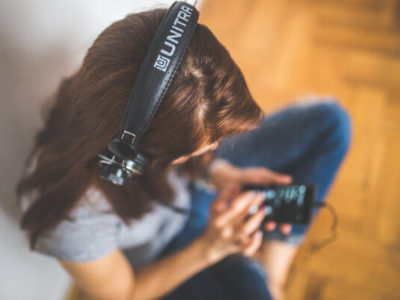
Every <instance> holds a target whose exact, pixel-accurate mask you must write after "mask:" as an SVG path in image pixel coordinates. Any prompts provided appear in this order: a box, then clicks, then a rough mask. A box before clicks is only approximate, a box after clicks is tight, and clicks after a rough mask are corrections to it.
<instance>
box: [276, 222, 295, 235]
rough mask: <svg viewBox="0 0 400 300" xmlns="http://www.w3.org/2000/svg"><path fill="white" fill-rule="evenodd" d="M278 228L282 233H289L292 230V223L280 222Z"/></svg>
mask: <svg viewBox="0 0 400 300" xmlns="http://www.w3.org/2000/svg"><path fill="white" fill-rule="evenodd" d="M279 229H280V231H281V232H282V233H283V234H289V233H290V232H291V231H292V225H290V224H282V225H280V226H279Z"/></svg>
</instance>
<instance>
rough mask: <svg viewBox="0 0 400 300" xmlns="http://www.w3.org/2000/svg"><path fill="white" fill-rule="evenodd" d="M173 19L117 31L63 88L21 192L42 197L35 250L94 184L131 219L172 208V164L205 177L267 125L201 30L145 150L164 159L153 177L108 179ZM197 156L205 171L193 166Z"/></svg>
mask: <svg viewBox="0 0 400 300" xmlns="http://www.w3.org/2000/svg"><path fill="white" fill-rule="evenodd" d="M166 11H167V10H166V9H155V10H151V11H146V12H141V13H137V14H131V15H128V16H127V17H126V18H124V19H123V20H120V21H118V22H116V23H114V24H112V25H111V26H110V27H108V28H107V29H106V30H105V31H104V32H102V33H101V34H100V35H99V37H98V38H97V39H96V40H95V42H94V44H93V45H92V46H91V47H90V49H89V50H88V52H87V55H86V57H85V58H84V61H83V63H82V65H81V67H80V68H79V70H78V71H77V72H76V73H75V74H73V75H72V76H71V77H68V78H66V79H64V80H63V81H62V82H61V84H60V86H59V88H58V90H57V92H56V94H55V95H54V97H53V98H52V100H53V101H52V102H51V103H50V104H51V107H50V110H49V111H48V113H47V116H46V120H45V126H44V128H43V129H42V130H41V131H40V132H39V133H38V135H37V137H36V140H35V146H34V148H33V150H32V152H31V155H30V158H29V159H28V161H27V164H30V163H32V162H31V160H32V159H33V158H35V161H36V168H35V169H34V171H33V172H32V173H30V174H26V176H24V178H23V179H22V180H21V181H20V182H19V184H18V186H17V193H18V195H19V196H21V195H22V194H25V193H28V192H31V191H36V192H38V193H36V195H37V198H36V199H34V200H35V202H34V204H33V205H31V207H30V209H29V210H28V211H27V212H26V213H25V215H24V217H23V219H22V223H21V225H22V227H23V228H24V229H26V230H28V231H29V233H30V237H31V242H32V243H34V241H35V239H36V238H37V237H38V236H39V235H40V234H41V233H42V232H43V231H45V230H47V229H50V228H52V227H54V226H55V225H56V224H57V223H58V222H59V221H61V220H62V219H63V218H65V217H66V216H67V215H68V213H69V212H70V210H71V209H73V207H74V206H75V205H76V204H77V202H78V199H79V198H80V197H81V196H82V194H83V193H84V191H85V190H86V189H87V188H88V187H89V186H92V185H93V186H96V187H97V188H98V189H100V190H102V191H103V192H104V194H105V196H106V198H107V200H108V201H110V203H111V204H112V206H113V208H114V209H115V211H116V213H118V214H119V215H120V216H121V217H122V218H124V220H129V219H130V218H138V217H140V216H142V215H143V214H144V213H145V212H147V211H149V210H150V209H151V202H152V201H150V200H151V199H156V200H157V201H160V202H164V203H169V202H170V201H171V199H172V196H173V191H172V190H171V188H170V185H169V183H168V180H167V176H166V175H167V171H168V169H169V167H170V166H171V165H175V164H179V163H183V162H185V161H186V160H187V162H186V165H187V166H190V168H191V169H192V170H190V172H191V173H192V174H195V173H196V172H192V171H193V169H197V170H201V169H203V168H204V165H202V164H200V163H199V161H202V160H201V159H200V160H199V159H198V158H199V156H200V157H202V158H205V157H206V156H207V154H204V152H205V151H207V150H211V149H213V148H215V146H216V145H217V144H218V142H219V141H220V140H221V139H222V138H224V137H227V136H229V135H232V134H235V133H238V132H240V131H243V130H247V129H249V128H251V127H252V126H254V125H255V124H256V123H257V121H259V120H260V119H261V117H262V111H261V109H260V108H259V106H258V105H257V104H256V103H255V102H254V100H253V99H252V97H251V95H250V92H249V90H248V88H247V85H246V82H245V79H244V78H243V75H242V73H241V71H240V70H239V68H238V67H237V65H236V64H235V63H234V62H233V60H232V58H231V57H230V55H229V53H228V51H227V50H226V49H225V48H224V47H223V46H222V45H221V44H220V43H219V42H218V40H217V39H216V38H215V36H214V35H213V34H212V33H211V31H210V30H209V29H208V28H207V27H206V26H204V25H201V24H198V25H197V28H196V30H195V32H194V34H193V36H192V39H191V41H190V44H189V47H188V49H187V51H186V53H185V55H184V57H183V59H182V62H181V66H180V68H179V69H178V71H177V73H176V75H175V77H174V79H173V80H172V82H171V84H170V86H169V88H168V90H167V93H166V95H165V98H164V99H163V101H162V102H161V104H160V106H159V108H158V111H157V112H156V114H155V116H154V118H153V120H152V122H151V124H150V126H149V128H148V130H147V131H146V133H145V135H144V136H143V138H142V140H141V141H140V149H141V150H142V151H143V152H146V153H148V154H150V155H151V156H152V157H153V158H154V159H153V161H152V163H151V165H150V167H149V169H148V170H147V171H146V172H145V173H144V174H143V176H141V177H139V178H138V180H137V181H133V180H127V181H126V183H125V184H124V186H122V187H119V186H114V185H113V184H112V183H109V182H107V181H105V180H102V179H99V177H98V166H97V163H96V155H97V154H98V153H100V152H101V151H102V150H104V149H105V148H106V147H107V144H108V143H109V141H110V140H111V139H112V138H113V137H114V136H115V135H117V133H118V132H119V130H120V127H121V125H122V121H123V117H124V113H125V110H126V107H127V104H128V99H129V94H130V91H131V89H132V87H133V84H134V81H135V78H136V76H137V74H138V71H139V69H140V66H141V63H142V61H143V59H144V57H145V54H146V52H147V49H148V47H149V45H150V42H151V40H152V38H153V36H154V33H155V31H156V30H157V28H158V26H159V24H160V22H161V19H162V17H163V16H164V14H165V13H166ZM208 152H210V151H208ZM193 156H196V157H197V159H196V160H195V161H196V163H193V161H192V162H191V159H189V158H191V157H193ZM208 156H209V155H208ZM203 161H205V159H204V160H203ZM184 165H185V164H184ZM184 169H185V168H184V166H182V170H184ZM197 173H199V172H197Z"/></svg>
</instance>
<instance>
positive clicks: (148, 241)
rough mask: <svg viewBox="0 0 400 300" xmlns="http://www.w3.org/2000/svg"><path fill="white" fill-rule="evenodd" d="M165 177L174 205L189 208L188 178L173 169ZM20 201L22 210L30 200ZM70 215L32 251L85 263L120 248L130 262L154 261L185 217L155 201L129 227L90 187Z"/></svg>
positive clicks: (184, 221)
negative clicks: (170, 187) (149, 210)
mask: <svg viewBox="0 0 400 300" xmlns="http://www.w3.org/2000/svg"><path fill="white" fill-rule="evenodd" d="M168 179H169V182H170V183H171V185H172V186H173V188H174V190H175V194H176V196H175V198H174V201H173V204H174V205H175V206H178V207H182V208H185V209H190V194H189V191H188V185H187V183H188V181H187V179H186V178H184V177H181V176H178V175H177V174H176V171H175V170H174V169H173V168H171V171H170V172H169V173H168ZM133 197H134V196H133ZM22 203H23V205H22V211H25V210H26V209H27V208H28V206H29V204H30V199H29V198H28V197H25V198H23V202H22ZM70 216H71V217H72V218H73V220H72V221H69V220H63V221H61V223H59V224H58V225H57V226H56V227H55V228H54V229H52V230H50V231H47V232H46V233H45V234H44V235H42V236H41V237H40V238H39V239H38V242H37V244H36V247H35V249H34V250H35V251H37V252H40V253H43V254H46V255H50V256H53V257H56V258H58V259H61V260H66V261H74V262H86V261H91V260H95V259H98V258H100V257H102V256H104V255H107V254H109V253H111V252H112V251H113V250H115V249H116V248H120V249H122V250H123V251H124V253H125V255H126V256H127V258H128V260H129V261H130V263H131V264H132V265H141V264H145V263H147V262H149V261H152V260H154V259H155V258H156V257H157V256H158V255H159V254H160V253H161V251H162V250H163V249H164V247H165V246H166V244H167V243H168V242H169V241H170V240H172V239H173V237H175V236H176V235H177V234H178V233H179V232H180V231H181V230H182V229H183V227H184V225H185V223H186V221H187V218H188V216H187V215H185V214H180V213H177V212H175V211H173V210H171V209H170V208H167V207H165V206H162V205H160V204H157V203H154V209H153V210H152V211H151V212H149V213H147V214H145V215H144V216H143V217H142V218H141V219H139V220H134V221H133V222H132V223H131V225H129V226H128V225H126V224H125V223H124V222H123V221H122V219H121V218H120V217H119V216H118V215H117V214H115V213H114V212H112V209H111V205H110V204H109V203H108V201H107V200H106V198H105V196H104V194H103V193H101V191H100V190H98V189H95V188H93V187H90V188H88V189H87V191H86V192H85V194H84V195H83V196H82V198H81V199H79V205H78V206H77V207H76V208H75V209H74V210H73V211H72V213H71V214H70Z"/></svg>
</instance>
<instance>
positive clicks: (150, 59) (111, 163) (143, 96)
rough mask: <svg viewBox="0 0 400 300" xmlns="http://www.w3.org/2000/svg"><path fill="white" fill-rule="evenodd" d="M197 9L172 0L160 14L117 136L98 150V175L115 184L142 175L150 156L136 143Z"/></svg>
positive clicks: (171, 73) (175, 65)
mask: <svg viewBox="0 0 400 300" xmlns="http://www.w3.org/2000/svg"><path fill="white" fill-rule="evenodd" d="M198 18H199V12H198V11H197V10H196V8H195V7H194V6H192V5H190V4H188V3H186V2H183V1H175V2H174V3H173V4H172V5H171V6H170V8H169V9H168V11H167V13H166V14H165V16H164V17H163V19H162V21H161V24H160V26H159V27H158V29H157V31H156V34H155V36H154V38H153V40H152V41H151V44H150V47H149V50H148V51H147V54H146V56H145V58H144V61H143V63H142V65H141V67H140V71H139V74H138V77H137V79H136V81H135V84H134V86H133V89H132V91H131V94H130V97H129V104H128V107H127V110H126V112H125V117H124V122H123V125H122V128H121V130H120V132H119V134H118V136H116V137H114V138H113V139H112V140H111V142H110V143H109V144H108V146H107V149H106V150H105V151H103V152H102V153H99V154H97V157H98V160H99V161H98V162H99V165H100V171H99V175H100V177H102V178H104V179H107V180H109V181H111V182H112V183H114V184H117V185H123V184H124V181H125V179H126V178H132V177H136V176H139V175H141V174H142V173H143V172H144V170H145V169H146V168H147V167H148V166H149V165H150V163H151V158H150V157H149V156H148V155H147V154H145V153H143V152H141V151H140V147H139V146H138V143H139V141H140V139H141V138H142V136H143V134H144V133H145V132H146V130H147V128H148V127H149V125H150V122H151V120H152V119H153V117H154V115H155V113H156V111H157V109H158V106H159V105H160V103H161V101H162V99H163V98H164V96H165V93H166V91H167V89H168V87H169V85H170V83H171V81H172V79H173V78H174V76H175V74H176V71H177V70H178V68H179V65H180V63H181V61H182V57H183V55H184V54H185V52H186V49H187V47H188V45H189V42H190V40H191V38H192V35H193V32H194V30H195V28H196V25H197V20H198Z"/></svg>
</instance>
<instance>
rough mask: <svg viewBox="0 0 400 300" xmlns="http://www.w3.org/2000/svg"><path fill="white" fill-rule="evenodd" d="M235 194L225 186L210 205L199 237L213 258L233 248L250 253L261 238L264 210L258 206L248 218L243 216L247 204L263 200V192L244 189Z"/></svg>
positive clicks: (233, 249)
mask: <svg viewBox="0 0 400 300" xmlns="http://www.w3.org/2000/svg"><path fill="white" fill-rule="evenodd" d="M234 195H235V191H234V190H233V189H224V190H223V191H221V193H220V194H219V195H218V197H217V198H216V200H214V202H213V204H212V205H211V207H210V219H209V222H208V225H207V229H206V231H205V232H204V234H203V235H202V236H201V238H202V239H203V241H205V243H206V249H207V253H208V257H209V258H210V259H211V260H212V261H213V262H217V261H218V260H220V259H222V258H224V257H225V256H227V255H229V254H232V253H235V252H242V253H243V254H244V255H247V256H252V255H253V254H254V253H255V252H256V251H257V250H258V249H259V247H260V245H261V242H262V231H261V230H260V229H259V227H260V224H261V222H262V220H263V219H264V217H265V211H264V210H263V209H261V210H259V211H258V212H257V213H255V214H254V215H252V216H251V217H250V218H248V219H246V220H245V218H246V216H247V215H248V211H249V208H250V206H252V205H257V206H258V205H260V204H261V203H262V201H263V200H264V195H263V193H261V192H253V191H247V192H244V193H241V194H239V195H236V196H235V197H233V196H234Z"/></svg>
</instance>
